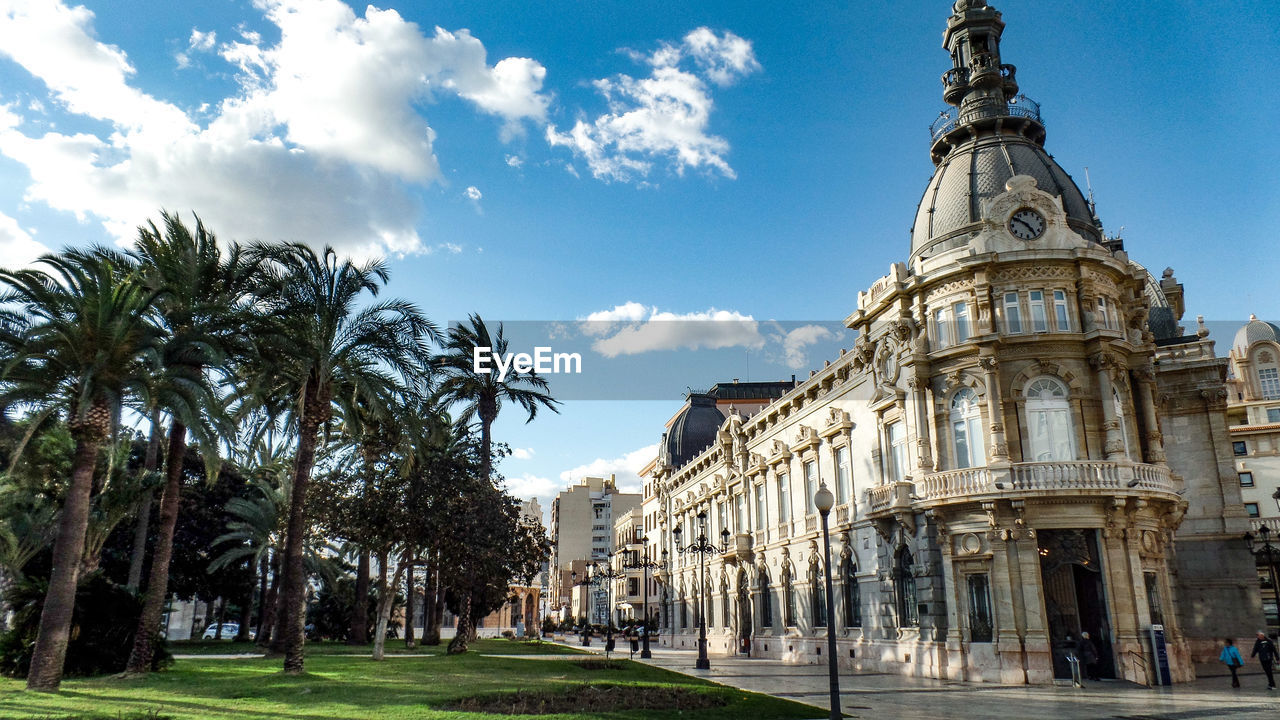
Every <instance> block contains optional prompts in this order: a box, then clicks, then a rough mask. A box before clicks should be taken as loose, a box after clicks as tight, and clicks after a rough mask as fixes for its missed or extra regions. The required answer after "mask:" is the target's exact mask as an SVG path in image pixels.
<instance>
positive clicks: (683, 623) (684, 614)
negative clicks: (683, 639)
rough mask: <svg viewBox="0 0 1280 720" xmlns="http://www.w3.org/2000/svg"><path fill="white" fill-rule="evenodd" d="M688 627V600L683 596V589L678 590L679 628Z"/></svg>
mask: <svg viewBox="0 0 1280 720" xmlns="http://www.w3.org/2000/svg"><path fill="white" fill-rule="evenodd" d="M687 627H689V601H688V600H686V599H685V597H684V589H683V588H682V589H681V590H680V629H681V630H684V629H685V628H687Z"/></svg>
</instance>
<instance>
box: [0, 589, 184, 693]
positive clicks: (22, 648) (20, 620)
mask: <svg viewBox="0 0 1280 720" xmlns="http://www.w3.org/2000/svg"><path fill="white" fill-rule="evenodd" d="M47 589H48V583H47V582H46V581H44V580H30V579H29V580H25V581H23V582H20V583H18V584H17V585H15V586H14V587H13V588H12V589H11V590H10V591H9V597H8V599H9V603H10V606H11V607H13V608H14V609H15V610H14V615H13V626H12V628H11V629H10V630H9V632H7V633H5V634H4V635H3V636H0V672H2V673H4V674H5V675H10V676H13V677H26V675H27V671H28V670H30V669H31V652H32V650H33V649H34V647H35V644H36V635H37V634H38V633H39V630H40V611H41V610H42V609H43V607H44V596H45V592H46V591H47ZM141 614H142V599H141V598H139V597H138V596H137V595H134V594H133V593H132V592H131V591H129V590H128V589H127V588H125V587H124V586H123V585H117V584H115V583H113V582H111V581H110V580H108V579H107V578H106V577H104V576H103V575H102V573H92V574H90V575H88V576H86V577H85V578H83V579H81V581H80V585H79V586H78V587H77V588H76V606H75V611H74V613H73V614H72V617H71V642H70V643H69V644H68V645H67V659H66V665H65V666H64V669H63V673H64V674H65V675H67V676H77V675H81V676H82V675H107V674H111V673H118V672H122V671H123V670H124V668H125V665H126V664H127V663H128V661H129V653H130V651H132V650H133V636H134V633H135V632H137V629H138V617H139V616H140V615H141ZM155 649H156V650H155V656H154V657H153V658H152V660H151V669H153V670H161V669H163V668H165V667H168V666H169V665H171V664H172V663H173V656H172V655H170V654H169V649H168V647H167V645H166V643H165V642H164V640H162V639H159V638H157V640H156V644H155Z"/></svg>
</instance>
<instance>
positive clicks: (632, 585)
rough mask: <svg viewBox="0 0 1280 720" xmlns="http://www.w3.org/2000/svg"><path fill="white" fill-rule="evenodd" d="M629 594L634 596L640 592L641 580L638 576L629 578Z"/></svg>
mask: <svg viewBox="0 0 1280 720" xmlns="http://www.w3.org/2000/svg"><path fill="white" fill-rule="evenodd" d="M627 594H628V595H631V596H632V597H634V596H636V595H639V594H640V580H639V579H638V578H627Z"/></svg>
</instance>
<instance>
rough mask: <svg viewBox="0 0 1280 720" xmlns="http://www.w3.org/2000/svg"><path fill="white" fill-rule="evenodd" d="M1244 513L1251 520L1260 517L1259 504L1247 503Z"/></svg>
mask: <svg viewBox="0 0 1280 720" xmlns="http://www.w3.org/2000/svg"><path fill="white" fill-rule="evenodd" d="M1244 511H1245V513H1246V514H1248V516H1249V517H1251V518H1256V517H1258V503H1245V504H1244Z"/></svg>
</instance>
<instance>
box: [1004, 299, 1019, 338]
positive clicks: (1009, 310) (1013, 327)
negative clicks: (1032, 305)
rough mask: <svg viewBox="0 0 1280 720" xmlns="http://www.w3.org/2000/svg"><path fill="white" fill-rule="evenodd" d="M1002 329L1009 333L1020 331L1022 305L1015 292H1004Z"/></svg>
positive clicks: (1013, 333) (1015, 333)
mask: <svg viewBox="0 0 1280 720" xmlns="http://www.w3.org/2000/svg"><path fill="white" fill-rule="evenodd" d="M1004 329H1005V332H1007V333H1009V334H1010V335H1017V334H1018V333H1020V332H1022V307H1021V306H1020V305H1019V304H1018V293H1016V292H1011V293H1005V294H1004Z"/></svg>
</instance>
